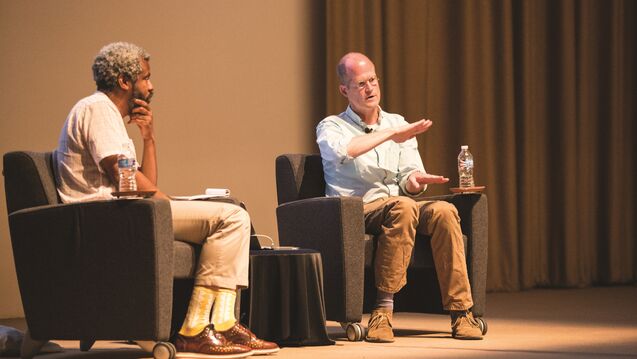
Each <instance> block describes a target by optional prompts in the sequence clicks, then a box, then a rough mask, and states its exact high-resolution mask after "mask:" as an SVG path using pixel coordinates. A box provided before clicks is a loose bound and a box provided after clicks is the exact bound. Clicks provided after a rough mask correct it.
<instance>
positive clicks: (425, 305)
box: [276, 154, 488, 340]
mask: <svg viewBox="0 0 637 359" xmlns="http://www.w3.org/2000/svg"><path fill="white" fill-rule="evenodd" d="M276 184H277V196H278V202H279V206H278V207H277V210H276V213H277V224H278V230H279V241H280V243H281V245H293V246H299V247H303V248H313V249H316V250H318V251H320V252H321V255H322V258H323V270H324V278H325V280H324V286H325V291H324V293H325V306H326V316H327V319H328V320H335V321H338V322H341V325H343V327H344V328H345V329H346V332H347V336H348V338H349V339H350V340H360V339H362V337H363V336H364V332H363V330H362V327H361V326H360V324H359V322H360V321H361V319H362V313H363V312H369V311H371V309H372V306H373V304H374V303H373V302H374V299H375V293H376V289H375V285H374V278H373V276H374V272H373V270H372V268H371V264H372V260H373V250H374V238H373V235H372V234H366V233H365V226H364V222H363V203H362V199H361V198H360V197H325V180H324V177H323V165H322V162H321V157H320V156H319V155H306V154H286V155H281V156H279V157H278V158H277V159H276ZM428 199H438V200H445V201H449V202H451V203H453V204H454V205H455V206H456V208H457V209H458V212H459V214H460V218H461V227H462V232H463V234H464V239H465V253H466V257H467V267H468V272H469V281H470V283H471V290H472V296H473V300H474V307H473V313H474V315H475V316H476V317H478V319H479V323H480V324H481V325H482V330H483V333H486V330H487V324H486V321H484V320H483V319H482V318H480V317H482V316H483V314H484V310H485V302H486V275H487V245H488V238H487V219H488V212H487V197H486V195H484V194H456V195H447V196H439V197H429V198H428ZM407 283H408V284H407V285H406V286H405V287H404V288H403V289H402V290H401V291H400V292H399V293H397V294H396V296H395V302H394V308H395V310H396V311H407V312H422V313H443V312H444V310H443V308H442V303H441V299H440V289H439V286H438V279H437V277H436V273H435V268H434V264H433V257H432V253H431V245H430V238H429V237H427V236H422V235H418V236H417V237H416V243H415V246H414V250H413V255H412V259H411V262H410V265H409V269H408V273H407Z"/></svg>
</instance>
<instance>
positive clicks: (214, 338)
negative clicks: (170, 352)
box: [175, 324, 253, 359]
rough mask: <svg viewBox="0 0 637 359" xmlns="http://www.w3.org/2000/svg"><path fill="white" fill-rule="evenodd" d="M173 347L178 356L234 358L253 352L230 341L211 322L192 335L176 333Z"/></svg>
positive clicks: (211, 358) (204, 358)
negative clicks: (216, 330)
mask: <svg viewBox="0 0 637 359" xmlns="http://www.w3.org/2000/svg"><path fill="white" fill-rule="evenodd" d="M175 348H176V349H177V353H178V354H177V356H178V357H179V358H203V359H217V358H218V359H231V358H232V359H234V358H245V357H247V356H250V355H252V354H253V352H252V349H250V348H249V347H246V346H244V345H240V344H236V343H232V342H230V341H228V340H226V338H224V337H223V336H222V335H220V334H219V333H217V332H215V330H214V329H213V326H212V324H210V325H208V326H207V327H205V328H204V330H202V331H201V333H199V334H197V335H195V336H194V337H187V336H185V335H181V334H177V336H176V337H175Z"/></svg>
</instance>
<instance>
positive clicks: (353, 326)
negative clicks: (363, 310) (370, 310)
mask: <svg viewBox="0 0 637 359" xmlns="http://www.w3.org/2000/svg"><path fill="white" fill-rule="evenodd" d="M341 327H342V328H343V329H345V334H346V335H347V340H349V341H350V342H359V341H361V340H363V338H364V337H365V328H363V326H362V325H361V323H341Z"/></svg>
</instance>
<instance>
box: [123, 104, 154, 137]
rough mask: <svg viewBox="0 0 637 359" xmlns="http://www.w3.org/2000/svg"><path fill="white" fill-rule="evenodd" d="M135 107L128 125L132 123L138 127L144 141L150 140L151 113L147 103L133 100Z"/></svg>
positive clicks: (151, 128) (151, 129)
mask: <svg viewBox="0 0 637 359" xmlns="http://www.w3.org/2000/svg"><path fill="white" fill-rule="evenodd" d="M133 102H134V103H135V107H134V108H133V110H132V111H131V114H130V120H129V121H128V123H129V124H130V123H134V124H136V125H137V127H139V131H140V132H141V134H142V138H143V139H144V140H151V139H153V136H154V131H153V111H151V109H150V106H149V105H148V102H146V101H144V100H140V99H138V98H136V99H134V100H133Z"/></svg>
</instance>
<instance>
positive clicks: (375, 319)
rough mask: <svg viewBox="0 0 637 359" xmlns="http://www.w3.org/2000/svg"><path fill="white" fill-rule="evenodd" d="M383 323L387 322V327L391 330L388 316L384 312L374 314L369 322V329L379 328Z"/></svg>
mask: <svg viewBox="0 0 637 359" xmlns="http://www.w3.org/2000/svg"><path fill="white" fill-rule="evenodd" d="M383 321H385V322H387V325H389V327H390V328H392V325H391V321H390V320H389V314H388V313H385V312H376V313H375V314H374V315H373V316H372V319H371V320H370V321H369V328H378V327H380V326H381V324H382V323H383Z"/></svg>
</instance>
